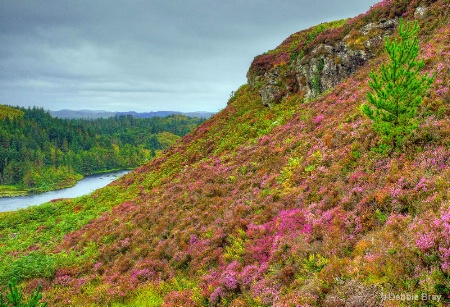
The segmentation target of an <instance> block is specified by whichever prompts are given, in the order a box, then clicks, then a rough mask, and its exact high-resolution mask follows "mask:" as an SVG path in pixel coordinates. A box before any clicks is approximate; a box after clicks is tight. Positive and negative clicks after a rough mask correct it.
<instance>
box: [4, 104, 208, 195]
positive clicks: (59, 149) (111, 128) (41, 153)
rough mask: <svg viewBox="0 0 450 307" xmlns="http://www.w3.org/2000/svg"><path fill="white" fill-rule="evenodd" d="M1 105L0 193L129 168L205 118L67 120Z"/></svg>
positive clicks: (61, 184) (51, 186)
mask: <svg viewBox="0 0 450 307" xmlns="http://www.w3.org/2000/svg"><path fill="white" fill-rule="evenodd" d="M2 110H3V112H2V114H3V115H2V116H0V185H1V188H0V196H1V195H2V193H3V195H5V194H7V193H11V192H12V191H16V192H19V193H20V192H21V193H23V192H30V191H31V192H42V191H48V190H53V189H58V188H62V187H67V186H71V185H73V184H75V182H76V181H77V180H79V179H81V178H82V177H83V176H85V175H89V174H93V173H98V172H104V171H109V170H116V169H130V168H134V167H136V166H138V165H140V164H142V163H144V162H146V161H148V160H150V159H151V158H153V157H154V156H155V155H156V154H158V152H160V151H162V150H164V149H166V148H168V147H169V146H170V145H172V144H173V143H174V142H176V141H177V140H178V139H180V137H182V136H183V135H185V134H187V133H188V132H190V131H191V130H192V129H193V128H194V127H196V126H197V125H199V124H200V123H201V122H203V121H204V119H201V118H190V117H186V116H183V115H170V116H166V117H154V118H134V117H133V116H116V117H111V118H99V119H94V120H89V119H71V120H68V119H60V118H55V117H52V116H51V115H50V114H49V112H47V111H45V110H44V109H42V108H38V107H33V108H26V109H25V108H18V107H17V108H10V107H5V106H3V108H2Z"/></svg>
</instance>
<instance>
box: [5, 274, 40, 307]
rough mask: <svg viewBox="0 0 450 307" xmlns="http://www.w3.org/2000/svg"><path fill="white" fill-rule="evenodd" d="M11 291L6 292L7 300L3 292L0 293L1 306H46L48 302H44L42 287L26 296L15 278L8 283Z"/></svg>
mask: <svg viewBox="0 0 450 307" xmlns="http://www.w3.org/2000/svg"><path fill="white" fill-rule="evenodd" d="M8 288H9V293H8V294H6V301H4V300H3V294H0V307H46V306H47V303H42V302H41V299H42V293H41V287H40V286H39V287H38V288H37V290H36V291H34V292H32V293H31V295H30V297H29V298H27V297H24V295H23V291H22V288H21V287H18V286H17V283H16V281H15V280H12V281H11V282H9V283H8Z"/></svg>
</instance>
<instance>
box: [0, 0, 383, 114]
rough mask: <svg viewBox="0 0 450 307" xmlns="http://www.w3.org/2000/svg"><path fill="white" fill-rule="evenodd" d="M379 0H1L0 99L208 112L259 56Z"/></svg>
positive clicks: (57, 106)
mask: <svg viewBox="0 0 450 307" xmlns="http://www.w3.org/2000/svg"><path fill="white" fill-rule="evenodd" d="M377 2H378V1H377V0H0V104H7V105H12V106H23V107H28V106H38V107H43V108H44V109H46V110H61V109H72V110H82V109H88V110H107V111H131V110H132V111H138V112H149V111H162V110H171V111H184V112H188V111H210V112H217V111H219V110H221V109H222V108H224V107H225V106H226V103H227V101H228V99H229V97H230V94H231V92H232V91H235V90H237V89H238V88H239V86H241V85H243V84H245V83H246V82H247V80H246V73H247V70H248V68H249V67H250V64H251V62H252V60H253V58H254V57H255V56H257V55H259V54H262V53H264V52H266V51H268V50H270V49H274V48H275V47H276V46H278V45H279V44H280V43H281V42H282V41H283V40H284V39H286V38H287V37H288V36H289V35H291V34H293V33H295V32H298V31H300V30H303V29H307V28H309V27H311V26H313V25H316V24H319V23H322V22H325V21H333V20H338V19H343V18H348V17H354V16H356V15H359V14H361V13H365V12H366V11H367V10H369V8H370V6H371V5H373V4H375V3H377Z"/></svg>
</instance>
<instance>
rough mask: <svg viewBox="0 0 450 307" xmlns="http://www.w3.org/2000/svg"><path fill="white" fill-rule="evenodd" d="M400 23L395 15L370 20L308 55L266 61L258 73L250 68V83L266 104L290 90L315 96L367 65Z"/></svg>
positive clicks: (285, 95)
mask: <svg viewBox="0 0 450 307" xmlns="http://www.w3.org/2000/svg"><path fill="white" fill-rule="evenodd" d="M397 24H398V21H397V20H396V19H390V20H385V19H384V20H380V21H379V22H377V23H369V24H367V25H365V26H363V27H362V28H360V29H359V30H358V31H355V32H354V33H352V34H351V35H350V34H349V35H347V36H345V37H343V38H342V39H341V40H340V41H335V42H333V43H327V44H325V43H322V44H318V45H317V46H315V47H314V48H313V49H312V50H311V51H310V52H309V54H307V55H304V56H297V57H291V59H290V61H289V62H288V63H286V64H285V65H278V66H276V67H270V65H267V66H266V67H269V68H266V69H263V70H259V71H256V73H255V72H254V73H250V71H249V73H248V74H247V79H248V83H249V85H250V86H251V87H253V88H257V89H258V92H259V94H260V95H261V99H262V102H263V104H264V105H265V106H271V105H273V104H276V103H279V102H280V101H281V100H282V99H283V98H284V97H287V96H288V95H289V93H296V92H298V91H303V92H304V93H305V98H307V99H308V98H309V99H310V98H313V97H315V96H317V95H319V94H320V93H322V92H324V91H326V90H328V89H331V88H333V87H335V86H336V85H337V84H338V83H340V82H341V81H342V80H344V79H345V78H347V77H349V76H350V75H352V74H353V73H354V72H355V71H356V70H357V69H358V68H359V67H361V66H362V65H364V64H365V63H366V62H367V61H368V60H369V59H370V58H371V57H373V56H374V55H375V50H376V49H377V48H378V47H380V46H381V45H382V43H383V42H384V39H385V37H386V36H388V35H391V34H392V33H393V32H394V30H395V28H396V27H397ZM262 57H268V56H267V55H263V56H262ZM263 64H264V65H266V64H267V63H265V62H264V63H263ZM260 65H262V64H260ZM251 69H252V68H251Z"/></svg>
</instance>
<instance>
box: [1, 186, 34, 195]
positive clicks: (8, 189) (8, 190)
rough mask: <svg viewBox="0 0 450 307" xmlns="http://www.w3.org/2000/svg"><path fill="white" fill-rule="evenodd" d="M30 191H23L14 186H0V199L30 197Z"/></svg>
mask: <svg viewBox="0 0 450 307" xmlns="http://www.w3.org/2000/svg"><path fill="white" fill-rule="evenodd" d="M28 193H29V191H27V190H23V189H21V188H19V187H17V186H14V185H0V198H1V197H16V196H25V195H28Z"/></svg>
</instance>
